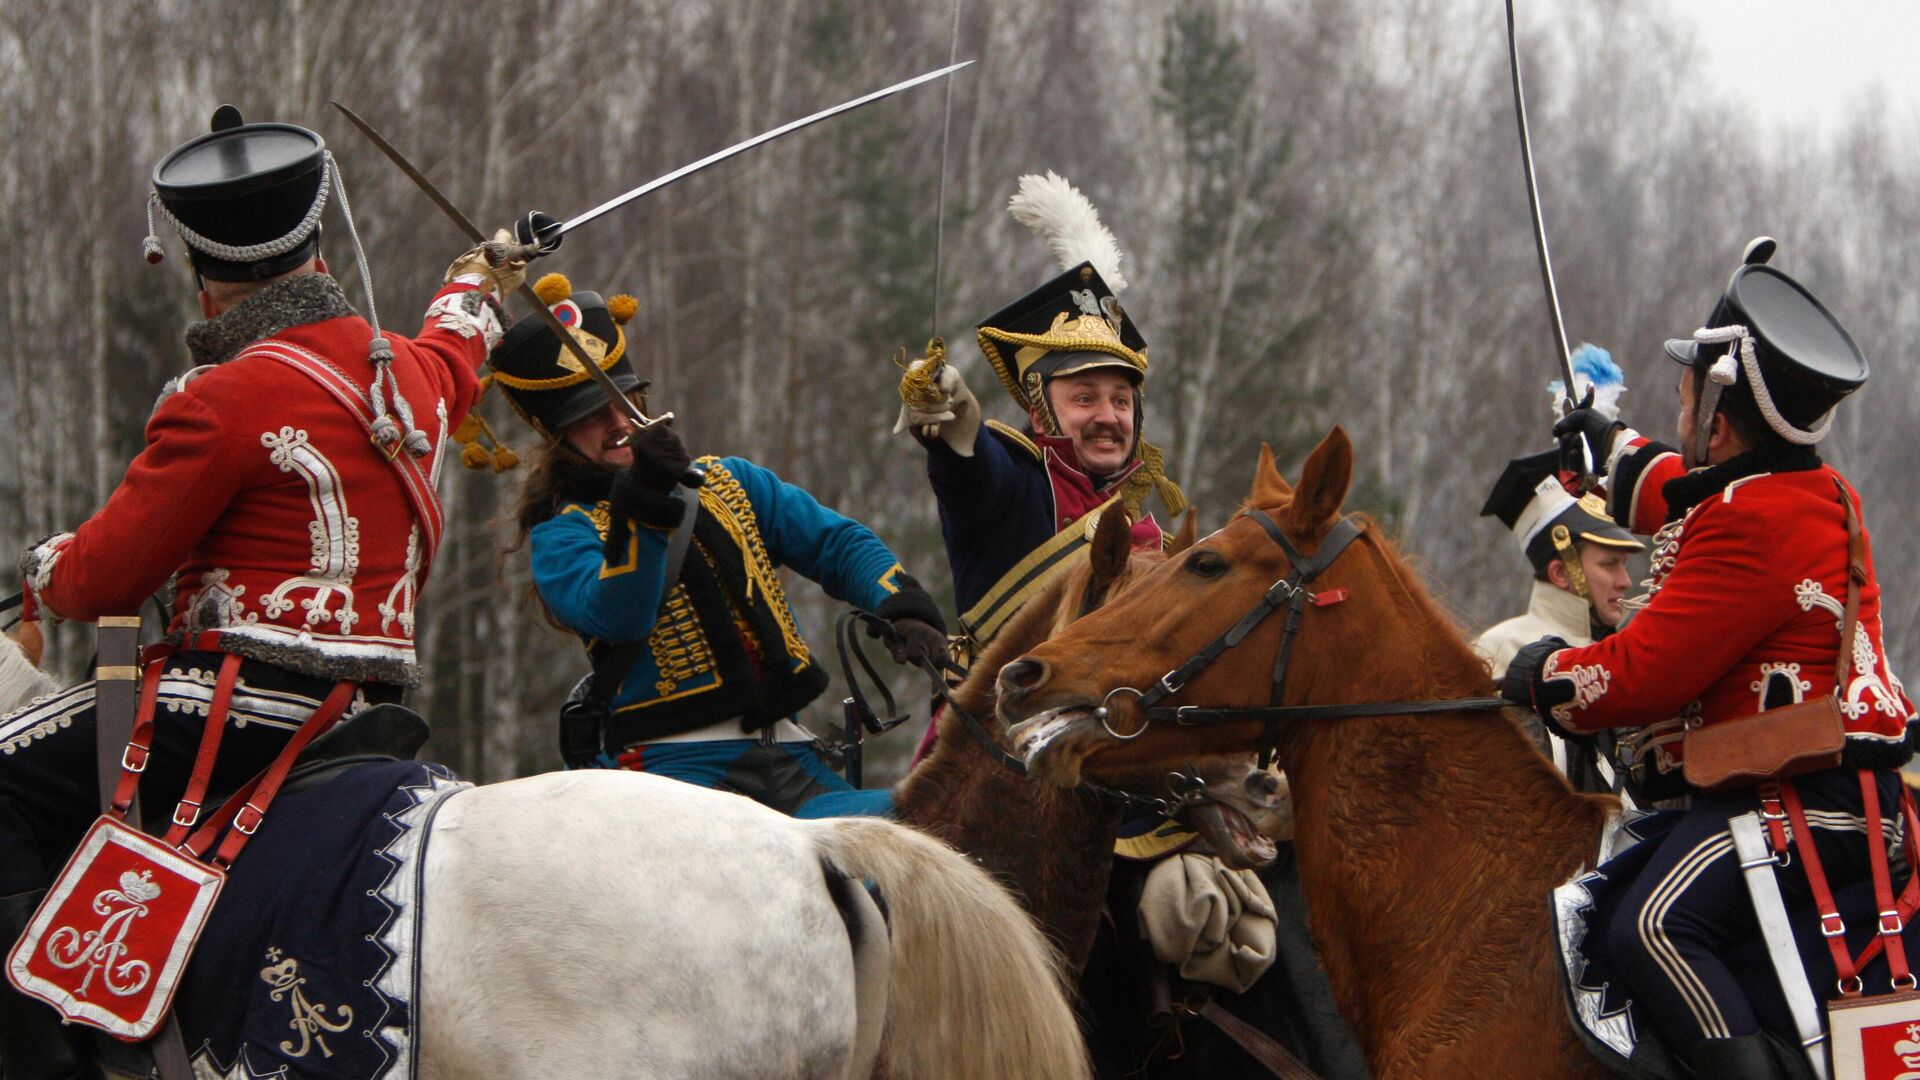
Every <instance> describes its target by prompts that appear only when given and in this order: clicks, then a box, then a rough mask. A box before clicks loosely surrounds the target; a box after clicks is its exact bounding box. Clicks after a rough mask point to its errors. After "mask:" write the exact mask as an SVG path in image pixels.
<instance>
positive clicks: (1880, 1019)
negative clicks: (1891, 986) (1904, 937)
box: [1827, 991, 1920, 1080]
mask: <svg viewBox="0 0 1920 1080" xmlns="http://www.w3.org/2000/svg"><path fill="white" fill-rule="evenodd" d="M1827 1021H1828V1027H1829V1028H1830V1030H1831V1031H1832V1037H1833V1076H1834V1080H1920V993H1914V992H1912V991H1908V992H1905V993H1895V994H1885V995H1879V996H1874V997H1864V998H1853V999H1843V1000H1841V1001H1836V1002H1832V1003H1830V1004H1829V1005H1828V1007H1827Z"/></svg>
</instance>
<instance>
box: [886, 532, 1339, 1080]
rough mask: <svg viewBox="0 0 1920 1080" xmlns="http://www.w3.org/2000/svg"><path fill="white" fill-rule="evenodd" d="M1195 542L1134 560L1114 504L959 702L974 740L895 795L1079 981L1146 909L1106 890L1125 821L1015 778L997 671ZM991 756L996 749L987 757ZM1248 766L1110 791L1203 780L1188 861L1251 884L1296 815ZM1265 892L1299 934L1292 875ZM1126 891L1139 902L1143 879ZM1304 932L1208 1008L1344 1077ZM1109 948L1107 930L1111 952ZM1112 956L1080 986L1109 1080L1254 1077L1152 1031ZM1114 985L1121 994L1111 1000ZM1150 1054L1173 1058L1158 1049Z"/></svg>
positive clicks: (1098, 799)
mask: <svg viewBox="0 0 1920 1080" xmlns="http://www.w3.org/2000/svg"><path fill="white" fill-rule="evenodd" d="M1193 542H1194V527H1193V517H1192V515H1188V518H1187V521H1186V522H1185V524H1184V526H1183V527H1182V529H1181V530H1180V533H1179V535H1178V536H1176V537H1175V538H1174V540H1173V542H1172V543H1171V544H1170V545H1169V548H1168V554H1167V555H1162V554H1161V553H1159V552H1138V551H1131V550H1130V537H1129V535H1128V529H1127V522H1126V519H1125V509H1124V508H1123V507H1120V506H1118V505H1117V504H1116V506H1115V507H1114V508H1113V509H1111V510H1109V511H1108V513H1107V515H1106V516H1105V517H1103V519H1102V520H1101V522H1100V525H1099V527H1098V529H1097V530H1096V532H1095V536H1094V542H1093V544H1092V545H1091V547H1090V555H1091V557H1090V558H1089V559H1088V560H1087V561H1086V562H1085V563H1083V564H1082V565H1080V566H1078V567H1076V568H1075V569H1073V570H1072V571H1069V572H1068V573H1067V574H1065V575H1063V577H1062V579H1061V580H1060V581H1059V582H1057V583H1056V584H1054V585H1052V586H1050V587H1049V588H1048V589H1047V590H1045V591H1043V592H1042V593H1041V594H1039V595H1037V596H1035V597H1034V598H1033V599H1032V600H1030V601H1028V602H1027V604H1026V605H1025V606H1024V607H1023V608H1022V609H1021V611H1020V613H1019V614H1018V615H1016V616H1015V617H1014V618H1013V619H1012V620H1010V621H1009V622H1008V623H1007V625H1006V626H1005V627H1004V628H1002V630H1001V631H1000V633H999V635H998V636H996V637H995V639H994V641H993V643H992V644H991V645H990V646H989V647H988V648H987V650H986V651H985V652H984V653H982V655H981V656H980V657H979V658H978V659H977V660H976V662H975V663H974V665H973V669H972V674H971V675H970V676H969V677H968V678H967V679H966V681H965V682H964V683H963V684H962V685H961V686H960V687H959V688H958V689H957V690H956V691H954V695H953V697H954V702H955V704H956V705H957V706H958V710H964V711H965V713H966V714H967V715H970V716H972V717H974V718H975V719H976V720H977V721H978V724H979V730H978V731H976V730H972V729H970V728H969V726H968V724H967V721H966V719H965V718H964V717H963V716H962V715H961V713H960V711H958V710H956V709H955V708H949V709H947V710H946V711H945V712H944V713H943V715H942V716H941V718H940V721H939V724H940V728H939V739H938V741H937V742H936V743H935V744H934V749H933V751H932V753H931V754H930V755H929V756H928V757H927V759H926V760H925V761H923V762H922V763H921V764H920V765H919V766H917V767H916V768H915V769H914V770H913V771H912V772H911V773H909V774H908V775H907V778H906V779H905V780H904V781H902V782H901V784H900V785H899V786H898V787H897V788H895V789H894V803H895V806H896V807H897V812H898V815H899V817H900V819H901V820H902V821H904V822H905V823H907V824H910V825H913V826H915V827H917V828H919V829H922V830H924V831H926V832H928V833H931V834H932V835H934V836H936V837H938V838H939V839H942V840H944V841H946V842H947V843H949V844H951V845H953V846H954V847H956V848H958V849H960V850H961V851H963V852H966V853H967V854H969V855H971V856H972V857H973V858H974V859H976V860H977V861H978V862H979V863H980V864H981V865H982V866H984V867H985V868H986V869H987V870H989V871H990V872H992V873H993V874H994V875H995V876H996V877H997V878H999V879H1000V881H1001V882H1002V883H1003V884H1005V885H1006V886H1007V887H1008V888H1009V889H1010V890H1012V892H1013V893H1014V895H1015V896H1016V897H1018V898H1019V899H1020V900H1021V902H1022V903H1023V904H1024V905H1025V906H1026V907H1027V909H1028V911H1029V913H1030V914H1031V915H1032V916H1033V918H1034V921H1035V922H1036V923H1037V924H1038V925H1039V927H1040V929H1041V931H1042V932H1043V933H1045V934H1046V936H1047V937H1049V938H1050V939H1051V940H1052V941H1053V942H1054V943H1055V944H1056V945H1057V946H1058V947H1059V948H1060V950H1061V952H1062V954H1063V959H1064V960H1065V962H1066V964H1067V966H1068V967H1069V968H1070V970H1071V971H1072V972H1073V973H1076V974H1077V973H1079V972H1080V971H1081V970H1082V969H1083V968H1085V967H1086V966H1087V961H1088V957H1089V954H1090V952H1091V951H1092V950H1093V948H1094V943H1095V938H1096V935H1097V934H1098V933H1099V932H1100V928H1101V925H1102V912H1103V910H1104V909H1105V907H1106V906H1107V905H1108V904H1109V903H1114V904H1119V905H1122V906H1125V907H1127V908H1129V909H1130V908H1131V906H1132V904H1133V903H1134V902H1136V900H1137V896H1134V895H1132V894H1128V895H1126V896H1122V897H1117V898H1116V897H1112V896H1110V891H1109V879H1110V877H1111V875H1112V871H1113V870H1114V838H1115V835H1116V832H1117V830H1118V827H1119V826H1120V824H1121V819H1122V817H1123V811H1122V808H1121V807H1120V806H1119V805H1118V804H1117V803H1116V802H1115V801H1114V800H1113V799H1112V798H1110V797H1106V796H1102V795H1097V794H1095V793H1093V792H1091V791H1089V790H1085V789H1080V790H1065V789H1062V788H1059V787H1055V786H1052V785H1049V784H1044V783H1037V782H1034V781H1033V780H1031V779H1029V778H1028V777H1026V776H1023V775H1021V774H1020V773H1019V772H1017V771H1015V768H1017V765H1016V766H1015V768H1009V767H1007V764H1006V762H1005V761H1003V760H1000V759H1001V757H1002V756H1003V755H1005V754H1006V752H1007V751H1008V750H1009V749H1010V748H1011V745H1012V744H1011V742H1010V740H1009V739H1008V737H1007V733H1006V727H1005V724H1004V723H1003V722H1002V721H1001V720H1000V718H999V716H998V713H997V711H996V691H995V681H994V676H995V674H996V673H997V672H998V671H999V669H1000V666H1001V665H1002V664H1004V663H1006V662H1007V661H1009V660H1011V659H1013V658H1015V657H1017V656H1018V655H1020V654H1021V653H1022V652H1024V651H1026V650H1028V649H1031V648H1034V647H1035V646H1037V645H1039V644H1040V643H1041V642H1042V641H1045V640H1046V639H1047V638H1048V637H1050V636H1052V635H1054V634H1058V633H1060V632H1062V631H1063V630H1065V629H1066V627H1067V626H1068V625H1069V624H1070V623H1072V622H1073V621H1074V620H1075V619H1078V618H1081V617H1082V616H1083V615H1085V614H1086V613H1087V612H1088V611H1090V610H1093V609H1094V608H1097V607H1098V606H1100V604H1101V603H1103V602H1110V601H1111V599H1112V598H1113V597H1116V596H1119V595H1122V594H1123V593H1124V592H1125V591H1126V590H1127V589H1129V588H1131V587H1132V585H1133V583H1134V582H1136V581H1138V580H1139V579H1140V577H1142V576H1143V575H1145V574H1146V573H1148V572H1150V571H1151V570H1152V569H1153V568H1155V567H1157V566H1158V565H1160V564H1161V563H1163V562H1165V561H1166V559H1167V558H1169V557H1177V556H1178V555H1179V553H1180V552H1182V551H1184V550H1185V549H1186V548H1187V547H1189V546H1191V545H1192V544H1193ZM989 742H991V743H992V744H993V746H994V748H995V749H989V748H988V746H987V744H988V743H989ZM1251 759H1252V755H1250V754H1246V753H1240V754H1235V755H1232V756H1229V757H1203V756H1200V755H1188V756H1186V757H1182V758H1181V759H1180V760H1179V761H1177V762H1175V763H1173V764H1172V766H1171V767H1153V768H1139V769H1133V770H1125V771H1122V772H1120V773H1117V774H1115V775H1113V776H1111V777H1107V778H1105V779H1106V780H1108V781H1109V782H1110V783H1111V785H1112V787H1113V788H1115V789H1119V790H1121V791H1126V792H1130V793H1138V794H1141V795H1158V796H1162V797H1164V796H1166V795H1167V794H1168V787H1167V781H1168V773H1169V772H1170V771H1171V769H1172V768H1178V769H1180V770H1182V771H1185V772H1189V773H1193V774H1195V775H1197V776H1199V777H1200V778H1202V779H1204V780H1205V781H1206V787H1205V790H1204V793H1201V794H1200V797H1197V798H1195V797H1193V796H1192V795H1189V796H1188V797H1187V798H1186V799H1185V800H1184V805H1182V806H1181V807H1180V808H1179V809H1178V810H1177V811H1176V816H1177V817H1179V818H1180V819H1181V820H1182V821H1183V822H1185V823H1186V824H1188V825H1189V826H1191V827H1193V828H1194V829H1196V830H1197V831H1198V832H1199V833H1200V839H1199V840H1198V841H1196V844H1195V846H1194V847H1193V848H1191V849H1190V850H1194V851H1203V850H1204V851H1206V852H1208V853H1211V854H1213V855H1215V856H1216V857H1218V858H1219V859H1220V860H1221V862H1222V863H1224V864H1225V865H1227V866H1229V867H1232V868H1235V869H1254V868H1259V867H1265V866H1266V865H1267V864H1270V863H1272V862H1273V860H1274V858H1275V856H1276V854H1277V851H1276V848H1275V846H1274V844H1273V841H1272V839H1270V838H1269V837H1272V836H1274V835H1275V834H1276V833H1278V832H1279V831H1280V830H1281V829H1283V828H1287V827H1289V826H1290V824H1291V823H1290V820H1287V819H1284V818H1283V817H1282V815H1284V814H1286V813H1287V811H1286V810H1285V804H1284V802H1283V799H1284V796H1282V795H1281V794H1280V789H1281V785H1280V783H1279V782H1278V780H1277V778H1276V777H1274V776H1273V775H1272V774H1271V773H1268V772H1266V771H1264V770H1257V769H1255V768H1253V766H1252V760H1251ZM1135 812H1136V813H1137V812H1138V811H1137V810H1136V811H1135ZM1139 873H1144V870H1141V871H1139ZM1261 878H1262V880H1263V881H1265V882H1266V883H1267V884H1268V887H1269V889H1270V890H1271V891H1272V897H1273V900H1274V902H1275V904H1276V906H1278V907H1279V908H1280V910H1281V911H1282V913H1283V914H1282V918H1283V919H1286V918H1287V917H1288V914H1289V913H1291V914H1292V917H1293V918H1294V919H1295V920H1297V919H1298V917H1299V916H1298V914H1297V913H1298V910H1299V908H1300V901H1299V897H1298V885H1297V879H1296V876H1295V867H1294V865H1293V864H1291V863H1288V864H1287V865H1284V866H1280V867H1274V868H1272V870H1271V872H1269V871H1267V870H1262V871H1261ZM1131 887H1132V889H1133V890H1134V893H1137V890H1138V888H1139V884H1138V880H1137V875H1136V878H1135V880H1134V881H1133V883H1132V886H1131ZM1119 891H1120V892H1123V893H1125V892H1126V890H1125V889H1121V890H1119ZM1298 925H1299V924H1298V922H1297V921H1296V922H1294V923H1293V924H1292V926H1291V927H1288V926H1282V927H1280V928H1279V935H1280V941H1279V952H1280V954H1281V955H1280V956H1279V957H1278V958H1277V959H1276V965H1275V967H1274V969H1273V970H1272V973H1271V974H1270V975H1269V976H1268V977H1266V978H1265V979H1263V980H1261V982H1259V983H1257V984H1255V986H1253V987H1252V988H1250V989H1249V990H1248V991H1247V992H1246V993H1245V994H1233V993H1230V992H1228V991H1225V990H1215V991H1214V992H1213V993H1212V996H1213V997H1214V998H1215V999H1216V1000H1217V1001H1218V1003H1219V1004H1221V1005H1223V1006H1225V1007H1227V1008H1228V1011H1230V1012H1232V1013H1234V1014H1235V1015H1237V1016H1240V1017H1241V1018H1242V1019H1244V1020H1246V1021H1248V1022H1249V1023H1251V1024H1254V1025H1256V1026H1258V1027H1260V1028H1261V1029H1263V1030H1264V1031H1265V1032H1266V1033H1267V1034H1268V1035H1271V1036H1276V1037H1278V1038H1280V1039H1282V1041H1285V1042H1287V1043H1289V1044H1290V1045H1291V1046H1292V1047H1293V1049H1294V1050H1295V1051H1296V1052H1299V1053H1301V1054H1304V1055H1307V1056H1309V1057H1312V1058H1314V1059H1316V1062H1315V1063H1316V1064H1317V1065H1319V1066H1320V1067H1321V1068H1322V1069H1323V1071H1325V1070H1330V1071H1328V1072H1327V1075H1329V1076H1332V1075H1349V1074H1351V1073H1353V1072H1354V1071H1356V1070H1357V1067H1358V1057H1359V1054H1358V1051H1357V1050H1355V1049H1354V1048H1353V1045H1352V1042H1351V1036H1350V1035H1349V1033H1348V1032H1347V1031H1346V1030H1345V1027H1344V1025H1342V1024H1340V1023H1339V1021H1338V1020H1337V1019H1336V1018H1334V1017H1333V1016H1332V1015H1331V1008H1330V1006H1329V1005H1328V1004H1327V1001H1328V998H1329V992H1328V991H1327V989H1326V988H1325V983H1324V980H1323V978H1322V976H1321V975H1320V973H1319V961H1318V958H1317V957H1315V956H1314V955H1313V952H1312V949H1311V947H1310V946H1309V945H1308V944H1307V942H1306V941H1305V940H1304V937H1303V935H1301V934H1300V933H1299V930H1298V929H1297V928H1298ZM1114 933H1115V930H1109V931H1108V936H1109V938H1111V937H1112V936H1113V934H1114ZM1129 936H1130V935H1129ZM1109 946H1110V947H1109V948H1108V949H1106V950H1104V951H1103V953H1102V955H1101V957H1100V958H1098V960H1097V962H1096V964H1095V965H1094V968H1095V970H1094V972H1093V973H1091V974H1089V976H1088V980H1089V981H1087V982H1085V983H1084V985H1083V992H1084V1007H1085V1010H1086V1012H1087V1014H1088V1023H1089V1039H1090V1042H1091V1043H1092V1047H1091V1048H1092V1050H1093V1052H1094V1056H1095V1059H1096V1063H1097V1064H1099V1065H1100V1067H1101V1069H1102V1070H1103V1072H1102V1074H1103V1075H1105V1074H1106V1073H1108V1072H1111V1073H1112V1074H1113V1075H1120V1074H1122V1073H1124V1074H1126V1075H1130V1076H1212V1075H1226V1071H1225V1070H1231V1069H1238V1068H1244V1067H1247V1066H1248V1065H1249V1064H1250V1062H1249V1061H1248V1059H1247V1058H1246V1057H1245V1053H1244V1051H1242V1050H1241V1049H1240V1048H1239V1047H1238V1046H1235V1045H1234V1044H1232V1043H1231V1042H1228V1041H1227V1040H1226V1039H1225V1037H1223V1036H1220V1035H1219V1034H1218V1033H1216V1032H1214V1031H1212V1030H1211V1029H1209V1028H1207V1026H1206V1025H1205V1023H1204V1022H1199V1021H1189V1022H1187V1023H1185V1024H1183V1025H1182V1027H1183V1030H1182V1031H1181V1032H1179V1033H1178V1034H1175V1033H1172V1032H1166V1031H1159V1030H1157V1029H1156V1030H1154V1031H1151V1032H1150V1031H1147V1022H1148V1016H1147V998H1148V996H1149V995H1148V992H1147V988H1146V982H1147V975H1146V973H1145V971H1144V970H1142V969H1141V967H1140V964H1139V963H1137V962H1135V961H1136V959H1137V958H1135V957H1133V956H1131V955H1129V956H1128V957H1127V958H1126V959H1125V960H1122V959H1121V958H1120V957H1118V956H1116V955H1113V954H1114V953H1115V949H1114V948H1113V947H1112V944H1111V941H1110V942H1109ZM1141 948H1144V945H1142V946H1141ZM1150 959H1151V958H1150V957H1148V958H1147V961H1148V962H1150ZM1117 965H1118V967H1117ZM1120 968H1124V971H1122V970H1119V969H1120ZM1116 979H1119V980H1120V981H1122V982H1124V983H1125V985H1124V986H1121V985H1109V984H1112V983H1113V982H1114V980H1116ZM1156 1042H1165V1043H1167V1044H1168V1045H1167V1046H1164V1047H1156V1045H1155V1043H1156ZM1176 1044H1177V1046H1178V1048H1179V1050H1181V1051H1183V1052H1180V1053H1178V1054H1177V1057H1178V1060H1176V1061H1168V1060H1165V1058H1166V1055H1167V1054H1168V1053H1169V1052H1171V1051H1174V1050H1175V1046H1176ZM1142 1055H1145V1056H1144V1057H1143V1056H1142ZM1215 1065H1219V1066H1220V1068H1218V1069H1215V1068H1214V1066H1215Z"/></svg>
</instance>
